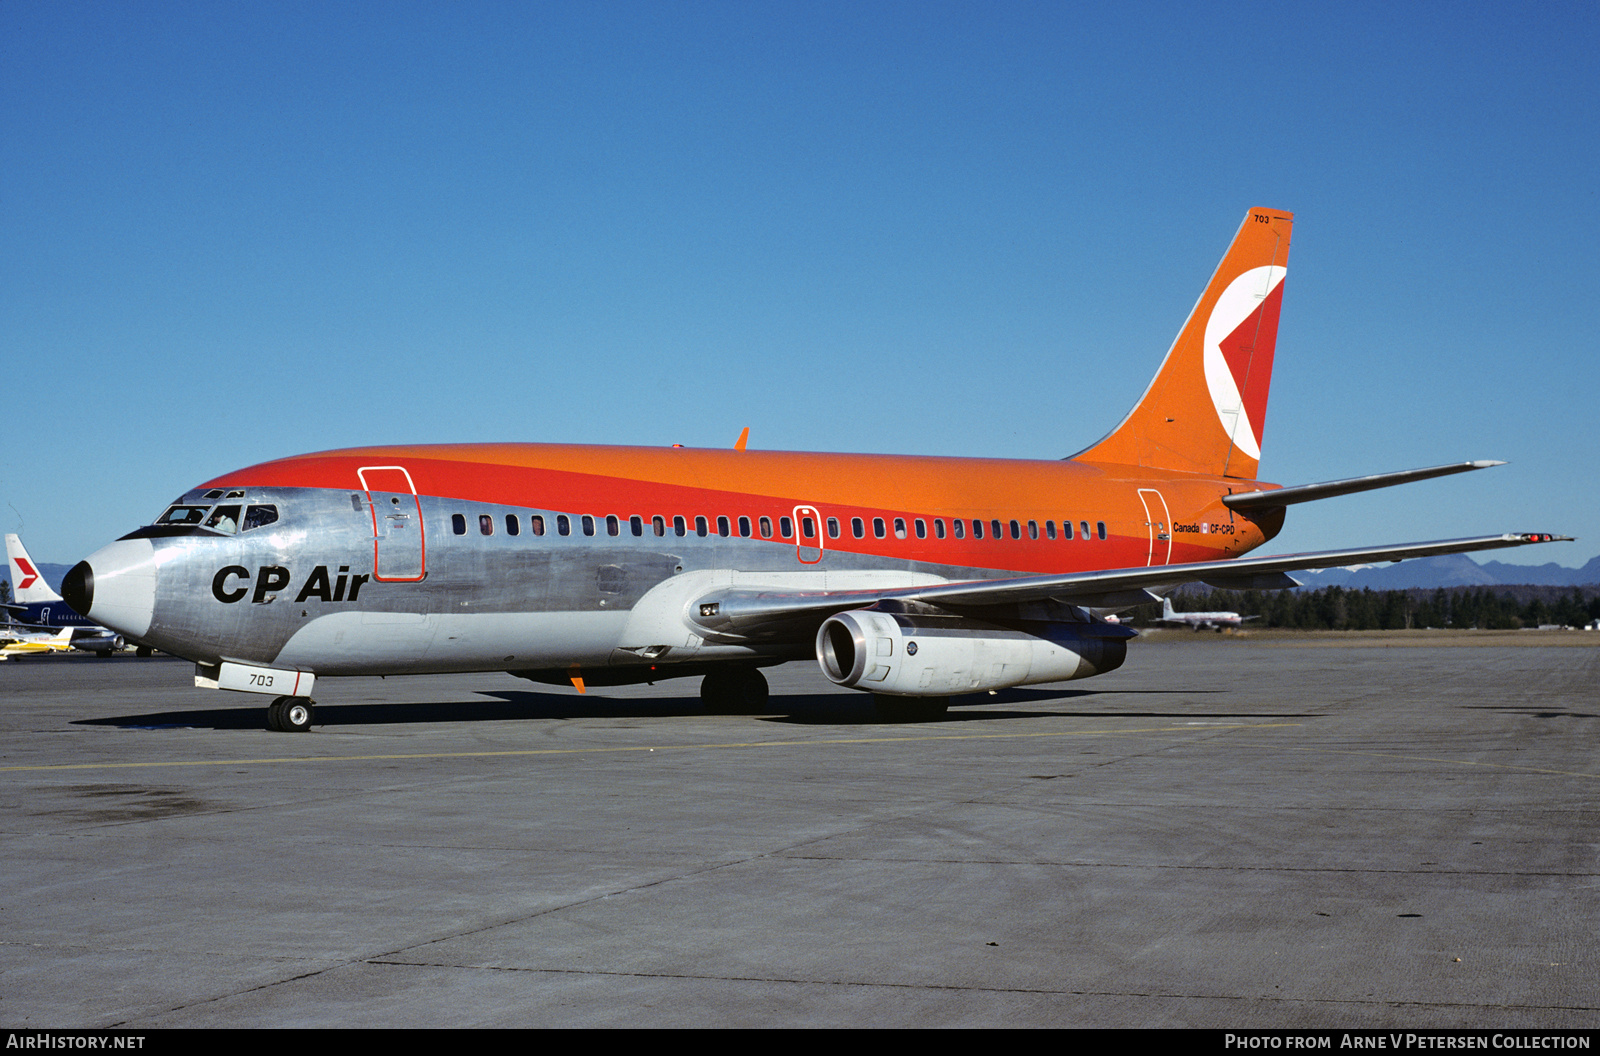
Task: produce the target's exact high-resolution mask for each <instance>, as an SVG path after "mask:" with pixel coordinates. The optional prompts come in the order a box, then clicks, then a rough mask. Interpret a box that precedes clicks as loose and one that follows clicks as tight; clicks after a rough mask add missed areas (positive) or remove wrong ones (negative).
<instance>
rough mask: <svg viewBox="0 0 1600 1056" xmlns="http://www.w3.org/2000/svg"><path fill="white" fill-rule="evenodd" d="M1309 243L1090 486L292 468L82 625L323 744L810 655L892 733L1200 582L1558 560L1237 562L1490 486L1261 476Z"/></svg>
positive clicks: (1039, 676)
mask: <svg viewBox="0 0 1600 1056" xmlns="http://www.w3.org/2000/svg"><path fill="white" fill-rule="evenodd" d="M1291 222H1292V217H1291V215H1290V214H1288V213H1284V212H1279V211H1276V210H1271V209H1252V210H1251V211H1250V212H1249V213H1248V215H1247V216H1246V217H1245V220H1244V224H1243V226H1242V227H1241V228H1240V229H1239V232H1238V234H1237V235H1236V236H1235V238H1234V240H1233V243H1232V245H1231V246H1230V248H1229V249H1228V251H1227V254H1226V255H1225V256H1224V257H1223V259H1222V263H1221V264H1220V265H1219V266H1218V268H1217V270H1216V273H1215V274H1214V275H1213V276H1212V278H1211V281H1210V283H1209V284H1208V285H1207V286H1206V288H1205V290H1204V292H1203V293H1202V295H1201V297H1200V300H1199V301H1198V302H1197V303H1196V305H1195V307H1194V309H1193V311H1192V312H1191V313H1190V316H1189V318H1188V320H1187V321H1186V322H1185V324H1184V326H1183V328H1182V330H1181V331H1180V332H1179V334H1178V338H1177V340H1176V341H1175V342H1174V343H1173V345H1172V348H1171V350H1170V351H1169V352H1168V353H1167V357H1166V359H1165V361H1164V362H1163V363H1162V365H1161V367H1160V369H1159V371H1158V372H1157V374H1156V377H1155V379H1154V381H1152V382H1151V385H1150V387H1149V389H1148V390H1147V391H1146V392H1145V394H1144V396H1143V397H1142V398H1141V399H1140V401H1139V402H1138V404H1137V405H1136V406H1135V407H1134V409H1133V410H1132V412H1131V413H1129V415H1128V416H1127V417H1126V418H1125V419H1124V420H1123V421H1122V423H1121V424H1120V425H1118V426H1117V428H1116V429H1114V430H1113V431H1112V432H1111V433H1110V434H1108V435H1107V436H1106V437H1105V438H1104V439H1102V440H1101V441H1099V442H1098V443H1096V444H1095V445H1093V446H1092V447H1090V448H1089V449H1087V450H1085V451H1083V452H1081V453H1079V454H1078V455H1076V456H1074V457H1073V458H1070V459H1065V460H1059V461H1057V460H1052V461H1025V460H1007V459H961V458H918V457H907V456H886V455H846V454H804V453H796V452H761V451H751V450H746V449H743V444H742V443H741V445H740V449H737V450H690V449H685V448H677V447H662V448H629V447H579V446H566V445H556V444H470V445H469V444H457V445H437V446H416V447H380V448H356V449H349V450H342V451H327V452H322V453H318V454H310V455H300V456H295V457H291V458H284V459H279V460H277V461H274V462H267V463H263V464H261V465H257V466H252V467H249V468H247V469H241V470H238V471H236V472H232V473H226V474H223V475H222V476H220V477H217V478H216V479H214V480H211V481H208V482H206V483H204V484H202V485H200V486H198V487H196V488H194V489H193V490H191V491H189V492H187V493H185V494H184V495H183V496H181V497H180V498H179V499H178V500H177V501H176V502H175V503H173V504H172V505H171V506H170V507H169V508H168V509H167V510H166V511H165V512H164V513H162V514H161V515H160V516H159V517H158V518H157V519H156V521H155V523H153V524H151V525H149V526H147V527H144V528H140V529H138V530H136V531H134V532H131V533H130V534H128V535H126V536H124V537H123V538H121V539H119V540H117V541H116V542H114V543H111V544H109V545H108V546H106V547H104V548H103V549H101V550H99V551H98V552H96V553H95V554H93V555H92V556H90V557H89V559H88V560H87V561H84V562H82V563H80V564H79V565H77V566H76V567H75V568H73V570H72V571H71V572H70V573H69V574H68V576H67V577H66V580H65V581H64V583H63V591H64V592H65V594H66V597H67V600H68V601H69V602H70V603H71V604H72V605H73V606H74V607H75V608H77V609H78V610H79V611H80V612H84V613H86V614H88V615H91V616H92V617H93V618H94V619H96V620H98V621H100V622H102V623H104V624H105V625H106V626H108V627H112V628H115V629H117V630H118V631H120V632H122V633H123V634H125V635H128V636H130V637H133V638H138V639H140V640H141V641H145V642H148V643H150V644H152V645H155V646H157V647H158V648H161V649H164V650H166V651H169V652H172V653H175V654H177V655H179V656H183V657H186V658H188V659H190V660H192V661H194V663H195V664H196V680H197V682H199V683H200V684H202V685H207V686H215V687H217V688H222V689H234V690H243V691H247V692H255V693H264V694H269V695H272V696H273V697H275V698H276V699H274V701H273V702H272V704H271V706H270V707H269V709H268V723H269V725H270V726H272V727H273V728H274V729H279V730H303V729H305V728H307V727H308V726H310V725H311V724H312V723H313V721H314V710H313V705H312V693H313V689H314V686H315V684H316V682H317V680H318V679H321V678H325V677H329V676H336V675H370V674H402V673H426V672H452V671H509V672H511V673H513V674H517V675H521V676H523V677H525V678H529V679H534V680H536V681H541V682H548V683H556V684H566V683H571V684H573V685H575V686H578V687H579V688H580V689H581V688H583V687H584V686H585V685H590V686H595V685H621V684H627V683H638V682H646V681H651V682H653V681H659V680H662V679H667V678H674V677H684V676H696V677H701V678H702V679H703V681H702V683H701V696H702V698H703V700H704V701H705V703H706V705H707V707H708V708H711V709H713V710H748V709H756V708H759V707H761V706H762V705H763V704H764V703H765V700H766V695H767V684H766V679H765V678H764V676H763V675H762V674H761V668H763V667H767V666H771V665H774V664H780V663H784V662H786V661H790V660H812V661H814V662H816V663H818V664H819V665H820V666H821V668H822V671H823V672H824V673H825V674H826V675H827V677H828V678H830V679H832V680H833V681H834V682H836V683H838V684H839V685H842V686H848V687H851V688H855V689H861V690H866V691H870V692H872V693H873V694H875V695H876V697H877V700H878V701H879V703H880V709H881V711H882V712H883V713H884V714H885V715H886V716H887V717H901V718H927V717H933V716H936V715H938V714H941V713H942V712H943V711H944V709H945V707H946V705H947V703H948V700H949V698H950V697H951V696H952V695H958V694H964V693H975V692H980V691H984V690H990V689H999V688H1004V687H1009V686H1019V685H1028V684H1034V683H1045V682H1059V681H1066V680H1069V679H1075V678H1086V677H1089V676H1092V675H1097V674H1101V673H1103V672H1106V671H1110V670H1113V669H1114V668H1116V667H1118V666H1119V665H1120V664H1121V663H1122V662H1123V659H1124V657H1125V655H1126V642H1127V639H1128V638H1129V637H1130V636H1132V635H1133V633H1134V632H1133V631H1132V630H1131V629H1130V628H1128V627H1125V626H1123V625H1121V624H1118V623H1114V622H1109V621H1107V620H1105V619H1102V618H1100V617H1099V616H1097V615H1096V613H1095V611H1094V610H1112V609H1115V608H1118V607H1123V606H1132V605H1135V604H1139V603H1142V602H1146V601H1151V600H1154V599H1155V598H1156V597H1157V596H1158V595H1159V594H1162V593H1164V592H1165V591H1166V590H1168V589H1170V588H1172V587H1174V586H1176V585H1178V584H1182V583H1192V582H1205V583H1209V584H1212V585H1214V586H1218V587H1224V588H1238V589H1243V588H1255V589H1271V588H1280V587H1287V586H1293V585H1295V582H1294V580H1293V579H1291V578H1290V577H1289V576H1288V574H1287V573H1288V572H1289V571H1291V570H1293V569H1300V568H1321V567H1331V566H1335V565H1348V564H1353V563H1356V562H1372V561H1397V560H1401V559H1403V558H1408V557H1420V556H1427V555H1433V554H1448V553H1463V552H1466V551H1473V550H1487V549H1492V548H1497V547H1508V546H1521V545H1524V544H1529V543H1539V542H1547V541H1550V540H1552V539H1554V538H1557V537H1556V536H1552V535H1549V534H1543V533H1524V534H1506V535H1493V536H1484V537H1478V538H1470V539H1451V540H1444V541H1440V542H1428V543H1406V544H1399V545H1392V546H1367V547H1356V548H1352V549H1348V550H1339V551H1331V552H1322V553H1313V554H1293V555H1284V556H1276V557H1265V558H1263V557H1246V556H1244V555H1246V554H1248V553H1250V552H1251V551H1253V550H1255V549H1256V548H1257V547H1259V546H1260V545H1261V544H1262V543H1264V542H1266V541H1267V540H1269V539H1271V538H1272V537H1273V536H1275V535H1276V534H1277V533H1278V531H1279V529H1280V528H1281V527H1282V525H1283V519H1284V515H1285V511H1286V509H1287V507H1288V506H1289V505H1292V504H1294V503H1298V502H1307V501H1313V500H1316V499H1321V498H1326V497H1330V496H1332V495H1341V494H1346V493H1349V492H1353V491H1360V490H1364V489H1368V488H1376V487H1387V486H1390V485H1393V484H1399V483H1404V482H1406V481H1410V480H1420V479H1425V478H1427V477H1433V476H1441V475H1444V474H1447V473H1455V472H1463V471H1467V470H1472V469H1479V468H1483V467H1484V466H1488V465H1494V464H1496V463H1490V462H1463V463H1457V464H1453V465H1448V466H1437V467H1431V468H1428V469H1421V470H1408V471H1402V472H1399V473H1389V474H1381V475H1378V476H1372V477H1359V478H1352V479H1349V480H1340V481H1332V482H1328V483H1325V484H1312V485H1304V486H1301V487H1297V488H1281V489H1280V488H1278V486H1277V485H1273V484H1266V483H1263V482H1261V481H1259V480H1258V479H1257V467H1258V465H1259V460H1260V458H1261V450H1262V441H1263V427H1264V423H1265V419H1266V409H1267V395H1268V389H1269V386H1270V382H1271V377H1272V362H1273V354H1274V349H1275V345H1276V341H1277V332H1278V316H1279V311H1280V309H1281V306H1282V299H1283V283H1284V276H1285V274H1286V270H1285V269H1286V265H1287V261H1288V255H1289V233H1290V227H1291Z"/></svg>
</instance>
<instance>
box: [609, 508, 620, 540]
mask: <svg viewBox="0 0 1600 1056" xmlns="http://www.w3.org/2000/svg"><path fill="white" fill-rule="evenodd" d="M606 534H607V535H621V534H622V522H621V521H619V520H617V515H616V514H614V513H608V514H606Z"/></svg>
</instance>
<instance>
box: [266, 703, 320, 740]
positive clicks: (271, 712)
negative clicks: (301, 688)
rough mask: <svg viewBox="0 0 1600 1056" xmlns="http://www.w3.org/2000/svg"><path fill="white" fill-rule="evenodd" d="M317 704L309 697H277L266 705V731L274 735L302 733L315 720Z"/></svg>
mask: <svg viewBox="0 0 1600 1056" xmlns="http://www.w3.org/2000/svg"><path fill="white" fill-rule="evenodd" d="M316 706H317V702H316V701H314V700H312V699H311V698H310V697H279V698H277V699H276V700H274V701H273V702H272V703H271V704H268V705H267V729H269V730H272V731H273V732H275V733H304V732H306V731H307V730H309V729H310V728H311V723H312V721H313V720H314V719H315V718H316Z"/></svg>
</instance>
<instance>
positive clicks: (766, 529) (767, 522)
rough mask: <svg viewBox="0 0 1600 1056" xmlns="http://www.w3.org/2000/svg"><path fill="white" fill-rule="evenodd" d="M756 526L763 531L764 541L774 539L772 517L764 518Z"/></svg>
mask: <svg viewBox="0 0 1600 1056" xmlns="http://www.w3.org/2000/svg"><path fill="white" fill-rule="evenodd" d="M756 526H757V527H759V528H760V529H761V538H763V539H771V538H772V518H771V517H763V518H761V519H760V520H759V521H757V522H756Z"/></svg>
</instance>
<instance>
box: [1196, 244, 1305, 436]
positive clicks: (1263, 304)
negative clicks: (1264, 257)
mask: <svg viewBox="0 0 1600 1056" xmlns="http://www.w3.org/2000/svg"><path fill="white" fill-rule="evenodd" d="M1285 274H1287V272H1286V270H1285V269H1284V268H1282V267H1280V266H1278V265H1264V266H1262V267H1256V268H1251V269H1250V270H1248V271H1246V272H1244V273H1243V274H1241V275H1239V276H1238V277H1237V278H1235V279H1234V280H1233V281H1232V282H1230V283H1228V286H1227V289H1225V290H1223V291H1222V295H1221V296H1220V297H1218V298H1217V303H1216V306H1215V307H1214V308H1212V309H1211V316H1210V318H1209V319H1207V320H1206V337H1205V373H1206V386H1207V388H1208V389H1210V391H1211V402H1212V405H1213V406H1214V407H1215V408H1216V411H1217V418H1218V420H1219V421H1221V423H1222V428H1223V430H1224V431H1226V432H1227V434H1228V438H1229V439H1230V440H1231V441H1232V442H1233V444H1234V446H1235V447H1237V448H1238V449H1239V450H1240V451H1242V452H1243V453H1244V454H1246V455H1249V456H1250V457H1251V458H1253V459H1256V460H1258V461H1259V460H1260V458H1261V430H1262V426H1263V424H1264V423H1265V422H1266V419H1267V391H1268V389H1269V388H1270V387H1271V385H1272V353H1273V349H1274V347H1275V345H1276V344H1277V336H1278V313H1279V310H1280V309H1281V307H1282V305H1283V279H1284V275H1285Z"/></svg>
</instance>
